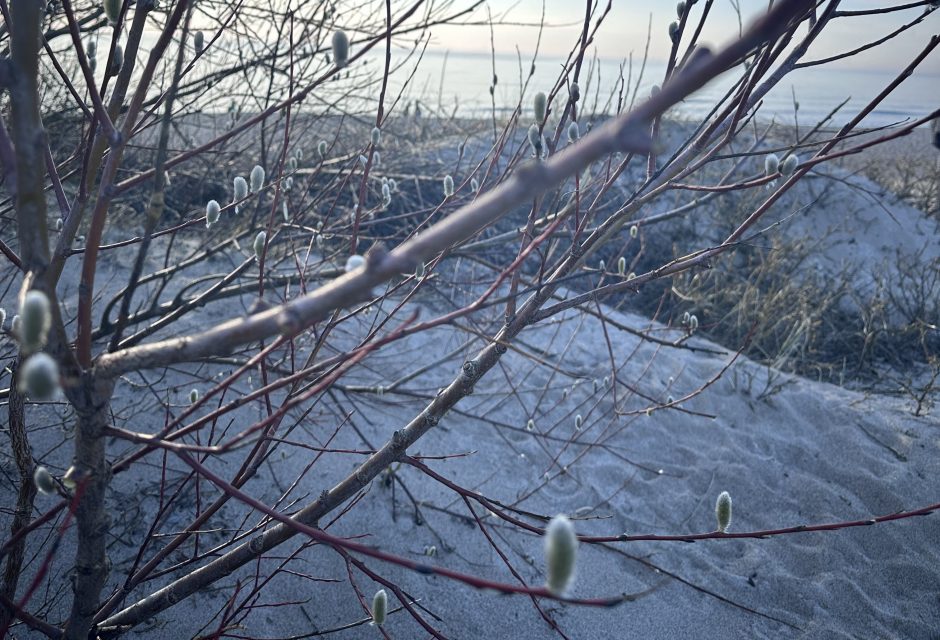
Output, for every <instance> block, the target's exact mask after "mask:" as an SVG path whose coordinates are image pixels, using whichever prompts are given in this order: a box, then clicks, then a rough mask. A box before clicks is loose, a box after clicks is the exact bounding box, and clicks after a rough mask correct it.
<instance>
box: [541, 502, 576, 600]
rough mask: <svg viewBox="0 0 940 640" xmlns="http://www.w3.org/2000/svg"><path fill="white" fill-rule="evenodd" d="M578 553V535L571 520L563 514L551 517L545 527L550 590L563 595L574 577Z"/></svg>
mask: <svg viewBox="0 0 940 640" xmlns="http://www.w3.org/2000/svg"><path fill="white" fill-rule="evenodd" d="M577 554H578V537H577V535H576V534H575V531H574V526H573V525H572V524H571V521H570V520H568V518H566V517H565V516H563V515H557V516H555V517H554V518H552V519H551V522H549V523H548V526H547V527H546V528H545V558H546V561H547V565H548V567H547V569H548V580H547V586H548V590H549V591H551V592H552V593H554V594H555V595H563V594H564V593H565V592H566V591H567V590H568V588H569V587H570V586H571V582H572V580H573V579H574V571H575V564H576V561H577Z"/></svg>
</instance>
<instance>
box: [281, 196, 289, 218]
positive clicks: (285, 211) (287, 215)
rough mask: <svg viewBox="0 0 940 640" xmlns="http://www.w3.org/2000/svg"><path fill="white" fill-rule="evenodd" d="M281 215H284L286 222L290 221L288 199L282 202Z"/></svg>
mask: <svg viewBox="0 0 940 640" xmlns="http://www.w3.org/2000/svg"><path fill="white" fill-rule="evenodd" d="M281 215H282V216H284V222H290V211H288V210H287V200H283V201H282V202H281Z"/></svg>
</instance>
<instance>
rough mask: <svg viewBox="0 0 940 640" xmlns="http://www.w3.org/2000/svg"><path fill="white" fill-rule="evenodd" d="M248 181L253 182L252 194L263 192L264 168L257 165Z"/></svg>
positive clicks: (251, 185)
mask: <svg viewBox="0 0 940 640" xmlns="http://www.w3.org/2000/svg"><path fill="white" fill-rule="evenodd" d="M248 179H249V180H250V181H251V184H250V187H251V192H252V193H258V192H259V191H261V187H263V186H264V167H262V166H261V165H260V164H256V165H255V166H254V168H252V170H251V173H250V174H248Z"/></svg>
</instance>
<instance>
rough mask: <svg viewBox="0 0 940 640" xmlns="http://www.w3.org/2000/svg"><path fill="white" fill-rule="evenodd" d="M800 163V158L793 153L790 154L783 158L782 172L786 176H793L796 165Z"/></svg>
mask: <svg viewBox="0 0 940 640" xmlns="http://www.w3.org/2000/svg"><path fill="white" fill-rule="evenodd" d="M799 164H800V159H799V158H798V157H796V156H795V155H794V154H792V153H791V154H790V155H788V156H787V157H786V158H784V159H783V162H782V163H781V165H780V174H781V175H782V176H783V177H784V178H787V177H789V176H791V175H792V174H793V172H794V171H796V167H797V165H799Z"/></svg>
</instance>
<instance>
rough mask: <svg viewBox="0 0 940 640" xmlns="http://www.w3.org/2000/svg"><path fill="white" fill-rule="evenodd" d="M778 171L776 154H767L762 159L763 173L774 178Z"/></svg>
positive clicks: (778, 160)
mask: <svg viewBox="0 0 940 640" xmlns="http://www.w3.org/2000/svg"><path fill="white" fill-rule="evenodd" d="M779 169H780V158H778V157H777V154H776V153H768V154H767V157H766V158H764V173H765V174H766V175H768V176H775V175H777V171H778V170H779Z"/></svg>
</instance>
